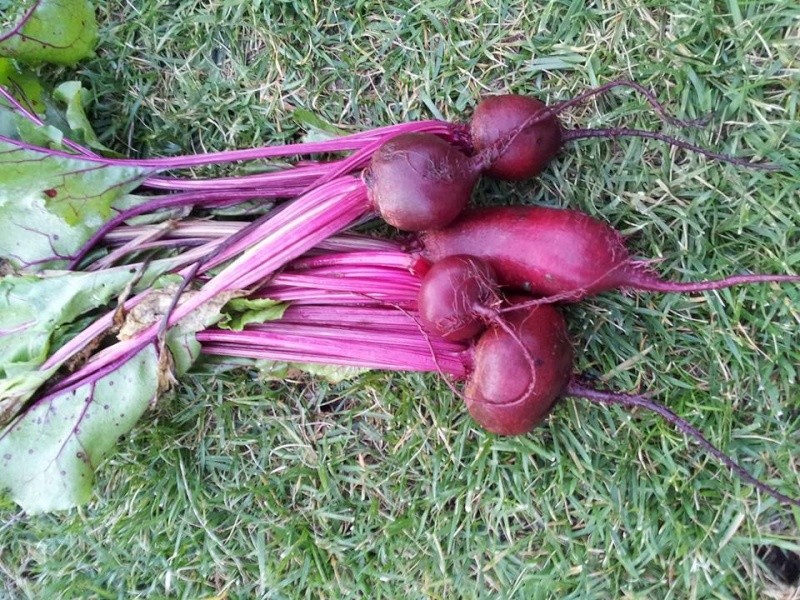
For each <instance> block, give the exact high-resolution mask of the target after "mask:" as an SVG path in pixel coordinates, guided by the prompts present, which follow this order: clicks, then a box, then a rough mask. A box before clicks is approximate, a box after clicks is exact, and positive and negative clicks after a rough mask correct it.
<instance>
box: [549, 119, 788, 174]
mask: <svg viewBox="0 0 800 600" xmlns="http://www.w3.org/2000/svg"><path fill="white" fill-rule="evenodd" d="M618 137H637V138H647V139H651V140H659V141H661V142H664V143H666V144H669V145H670V146H675V147H676V148H681V149H682V150H688V151H690V152H696V153H697V154H701V155H702V156H705V157H706V158H710V159H712V160H718V161H721V162H726V163H730V164H734V165H739V166H741V167H747V168H749V169H760V170H762V171H782V170H783V169H784V168H783V167H782V166H781V165H778V164H775V163H769V162H766V163H757V162H750V161H748V160H747V159H744V158H737V157H735V156H731V155H730V154H720V153H718V152H711V151H710V150H706V149H705V148H703V147H701V146H697V145H696V144H692V143H690V142H686V141H684V140H680V139H678V138H675V137H672V136H669V135H665V134H663V133H659V132H657V131H647V130H645V129H628V128H626V127H609V128H590V129H570V130H567V131H564V132H563V134H562V140H563V141H564V142H568V141H573V140H581V139H588V138H618Z"/></svg>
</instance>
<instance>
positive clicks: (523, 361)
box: [464, 304, 573, 435]
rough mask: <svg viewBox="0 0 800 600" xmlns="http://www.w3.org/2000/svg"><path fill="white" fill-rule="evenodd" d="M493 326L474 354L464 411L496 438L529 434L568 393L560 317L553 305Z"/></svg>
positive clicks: (568, 355) (567, 349)
mask: <svg viewBox="0 0 800 600" xmlns="http://www.w3.org/2000/svg"><path fill="white" fill-rule="evenodd" d="M505 323H507V325H508V327H502V326H500V324H499V323H492V324H491V325H490V326H489V328H488V329H487V330H486V331H485V332H484V333H483V335H481V337H480V338H479V340H478V342H477V344H476V345H475V351H474V358H473V360H474V371H473V372H472V374H471V375H470V378H469V381H468V382H467V387H466V389H465V393H464V395H465V398H466V403H467V410H469V413H470V415H472V418H473V419H475V421H477V422H478V424H480V425H481V426H482V427H483V428H485V429H487V430H488V431H491V432H493V433H497V434H500V435H521V434H524V433H527V432H529V431H531V430H532V429H533V428H534V427H536V425H538V424H539V423H541V422H542V421H543V420H544V418H545V417H546V416H547V415H548V414H549V412H550V410H551V409H552V407H553V406H554V404H555V402H556V400H557V399H558V397H559V396H561V394H562V393H563V392H564V390H565V389H566V386H567V384H568V383H569V380H570V374H571V372H572V364H573V351H572V345H571V344H570V341H569V338H568V336H567V328H566V324H565V322H564V317H563V316H562V315H561V313H560V312H559V311H558V310H557V309H556V308H555V307H553V306H551V305H547V304H544V305H541V306H535V307H532V308H524V309H518V310H511V311H509V312H507V313H506V314H505Z"/></svg>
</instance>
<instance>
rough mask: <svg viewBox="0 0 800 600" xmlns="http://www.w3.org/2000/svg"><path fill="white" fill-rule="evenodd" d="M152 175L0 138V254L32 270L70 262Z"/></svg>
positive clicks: (139, 169)
mask: <svg viewBox="0 0 800 600" xmlns="http://www.w3.org/2000/svg"><path fill="white" fill-rule="evenodd" d="M150 173H152V171H151V170H147V169H141V168H133V167H117V166H106V165H100V164H98V163H95V162H90V161H86V160H82V159H80V158H72V157H66V156H59V155H53V154H52V153H48V152H47V151H45V150H36V149H28V148H24V147H22V146H20V145H16V144H14V143H11V142H0V258H3V259H6V260H7V261H9V262H10V263H11V264H12V265H13V266H14V267H16V268H18V269H23V270H28V271H37V270H40V269H43V268H50V269H57V268H62V267H64V266H66V264H67V262H68V260H67V259H68V257H69V256H71V255H72V254H74V253H75V252H76V251H77V250H78V249H79V248H80V247H81V246H82V245H83V244H84V243H85V242H86V241H87V240H88V239H89V237H91V235H92V233H94V232H95V231H96V230H97V229H98V228H99V227H100V226H101V225H102V224H103V223H104V222H105V221H106V220H107V219H108V218H109V217H110V216H111V215H112V209H113V208H114V207H115V201H117V200H118V199H120V198H123V197H124V196H125V195H126V194H127V193H128V192H130V191H132V190H133V189H135V188H136V187H137V186H138V185H139V184H140V183H141V182H142V181H143V179H144V178H145V177H146V176H147V175H148V174H150Z"/></svg>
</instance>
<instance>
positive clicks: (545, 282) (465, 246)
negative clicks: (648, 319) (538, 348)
mask: <svg viewBox="0 0 800 600" xmlns="http://www.w3.org/2000/svg"><path fill="white" fill-rule="evenodd" d="M419 240H420V242H421V243H422V246H423V251H422V254H423V256H425V257H426V258H427V259H428V260H431V261H433V262H436V261H438V260H441V259H443V258H444V257H446V256H451V255H453V254H471V255H474V256H478V257H480V258H482V259H484V260H485V261H486V262H488V263H489V264H490V265H491V267H492V268H493V269H494V271H495V273H496V274H497V280H498V282H499V283H500V284H501V285H506V286H511V287H516V288H520V289H524V290H526V291H528V292H530V293H532V294H534V295H538V296H552V297H553V298H552V300H559V301H565V302H566V301H573V302H574V301H578V300H580V299H582V298H585V297H587V296H591V295H594V294H599V293H601V292H605V291H609V290H613V289H617V288H631V289H636V290H649V291H660V292H684V293H692V292H701V291H706V290H713V289H720V288H725V287H731V286H733V285H741V284H746V283H759V282H800V276H795V275H737V276H732V277H727V278H724V279H718V280H712V281H703V282H695V283H677V282H672V281H667V280H664V279H662V278H660V277H659V276H658V275H657V274H656V273H654V272H653V271H652V270H650V269H649V268H648V267H647V266H646V263H645V262H643V261H637V260H633V259H632V258H631V257H630V254H629V253H628V250H627V249H626V248H625V244H624V241H623V239H622V236H621V235H620V234H619V232H617V231H616V230H615V229H613V228H612V227H611V226H609V225H607V224H606V223H603V222H602V221H599V220H598V219H595V218H593V217H590V216H589V215H586V214H584V213H581V212H579V211H575V210H565V209H556V208H547V207H541V206H503V207H493V208H484V209H474V210H470V211H466V212H465V213H464V214H462V215H461V217H460V218H459V219H457V220H456V221H455V222H454V223H453V224H452V225H450V226H449V227H447V228H444V229H440V230H436V231H427V232H424V233H422V234H420V236H419Z"/></svg>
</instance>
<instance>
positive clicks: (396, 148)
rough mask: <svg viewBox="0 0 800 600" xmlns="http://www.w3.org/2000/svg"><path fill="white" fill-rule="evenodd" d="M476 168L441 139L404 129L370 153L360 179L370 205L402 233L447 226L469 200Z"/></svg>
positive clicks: (476, 171)
mask: <svg viewBox="0 0 800 600" xmlns="http://www.w3.org/2000/svg"><path fill="white" fill-rule="evenodd" d="M479 175H480V171H479V170H478V169H476V168H475V166H474V165H473V161H472V160H471V159H470V158H469V157H468V156H466V155H465V154H464V153H462V152H461V151H460V150H458V148H456V147H455V146H452V145H451V144H449V143H448V142H446V141H445V140H443V139H442V138H439V137H437V136H435V135H432V134H429V133H408V134H402V135H399V136H397V137H395V138H392V139H391V140H389V141H388V142H386V143H385V144H384V145H383V146H381V148H380V149H379V150H378V151H377V152H376V153H375V154H374V155H373V158H372V161H371V162H370V165H369V167H368V168H367V169H366V170H365V172H364V182H365V184H366V186H367V189H368V190H369V192H368V193H369V199H370V202H371V203H372V205H373V207H374V209H375V210H376V211H377V212H378V213H379V214H380V216H381V218H383V219H384V220H385V221H386V222H387V223H389V224H390V225H393V226H395V227H397V228H398V229H401V230H403V231H423V230H425V229H435V228H439V227H445V226H447V225H448V224H449V223H450V222H452V221H453V220H454V219H455V218H456V217H457V216H458V215H459V213H460V212H461V211H462V210H463V209H464V207H465V206H466V205H467V203H468V202H469V199H470V196H471V195H472V189H473V188H474V187H475V183H476V182H477V181H478V177H479Z"/></svg>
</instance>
